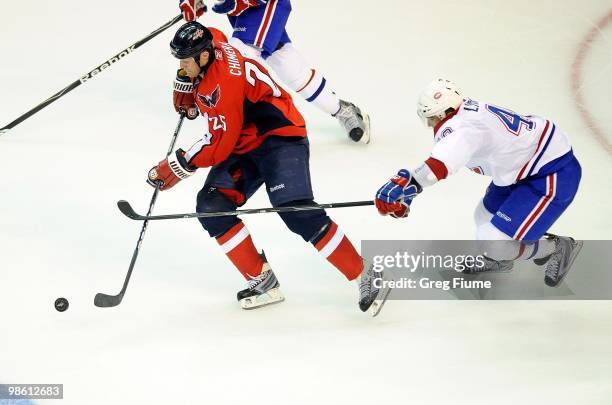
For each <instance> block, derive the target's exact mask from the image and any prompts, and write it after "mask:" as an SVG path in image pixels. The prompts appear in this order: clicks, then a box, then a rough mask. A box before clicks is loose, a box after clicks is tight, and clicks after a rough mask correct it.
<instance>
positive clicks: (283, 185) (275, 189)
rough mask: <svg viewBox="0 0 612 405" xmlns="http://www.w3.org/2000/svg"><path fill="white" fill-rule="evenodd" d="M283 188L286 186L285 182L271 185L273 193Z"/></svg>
mask: <svg viewBox="0 0 612 405" xmlns="http://www.w3.org/2000/svg"><path fill="white" fill-rule="evenodd" d="M283 188H285V184H284V183H282V184H279V185H277V186H273V187H270V192H271V193H273V192H275V191H278V190H281V189H283Z"/></svg>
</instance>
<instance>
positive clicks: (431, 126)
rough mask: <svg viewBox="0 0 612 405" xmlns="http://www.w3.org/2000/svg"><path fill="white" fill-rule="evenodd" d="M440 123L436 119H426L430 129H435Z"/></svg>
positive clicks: (438, 119)
mask: <svg viewBox="0 0 612 405" xmlns="http://www.w3.org/2000/svg"><path fill="white" fill-rule="evenodd" d="M440 121H442V120H441V119H440V118H438V117H429V118H427V126H428V127H430V128H433V127H435V126H436V125H438V124H439V123H440Z"/></svg>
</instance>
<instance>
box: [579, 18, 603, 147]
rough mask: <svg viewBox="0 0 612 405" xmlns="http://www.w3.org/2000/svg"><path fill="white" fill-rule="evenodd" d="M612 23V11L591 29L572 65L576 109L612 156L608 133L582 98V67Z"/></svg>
mask: <svg viewBox="0 0 612 405" xmlns="http://www.w3.org/2000/svg"><path fill="white" fill-rule="evenodd" d="M611 22H612V10H610V11H609V12H608V14H607V15H605V16H604V17H603V18H602V19H601V20H599V21H598V22H597V24H596V25H595V26H594V27H593V28H591V30H590V31H589V32H588V33H587V35H586V36H585V37H584V39H583V40H582V42H581V43H580V46H579V48H578V53H577V54H576V57H575V59H574V63H573V64H572V78H571V84H572V94H573V95H574V102H575V103H576V107H577V108H578V111H579V112H580V115H581V117H582V119H583V120H584V122H585V123H586V125H587V126H588V127H589V128H590V129H591V131H593V135H594V136H595V139H596V140H597V141H598V142H599V143H600V144H601V146H602V147H603V149H604V150H605V151H606V152H608V153H609V154H611V155H612V144H611V143H610V140H609V138H608V137H607V136H606V133H605V132H604V131H603V130H602V129H601V127H600V126H599V125H597V123H596V121H595V118H594V117H593V116H592V115H591V113H590V112H589V111H588V109H587V107H586V106H585V104H584V98H583V97H582V92H581V89H580V86H581V84H582V80H581V79H582V73H583V72H582V65H583V64H584V61H585V59H586V57H587V55H588V53H589V51H590V50H591V46H592V45H593V42H595V40H596V39H597V37H598V36H599V33H600V32H601V31H603V30H604V29H606V28H607V26H608V25H610V23H611Z"/></svg>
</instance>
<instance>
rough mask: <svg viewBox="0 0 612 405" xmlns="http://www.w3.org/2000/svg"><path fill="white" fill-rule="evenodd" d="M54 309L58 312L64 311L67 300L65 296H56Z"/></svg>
mask: <svg viewBox="0 0 612 405" xmlns="http://www.w3.org/2000/svg"><path fill="white" fill-rule="evenodd" d="M55 309H57V310H58V312H64V311H65V310H67V309H68V300H67V299H66V298H58V299H56V300H55Z"/></svg>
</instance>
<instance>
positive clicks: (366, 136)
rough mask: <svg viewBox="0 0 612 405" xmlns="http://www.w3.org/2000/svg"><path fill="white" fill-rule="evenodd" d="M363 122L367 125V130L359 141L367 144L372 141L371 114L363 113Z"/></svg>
mask: <svg viewBox="0 0 612 405" xmlns="http://www.w3.org/2000/svg"><path fill="white" fill-rule="evenodd" d="M363 124H364V126H365V131H364V132H363V135H362V136H361V139H360V140H359V142H360V143H365V144H366V145H367V144H369V143H370V116H369V115H368V114H365V113H363Z"/></svg>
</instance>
